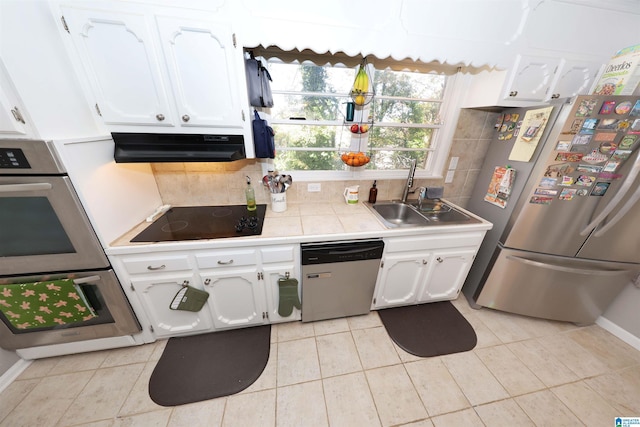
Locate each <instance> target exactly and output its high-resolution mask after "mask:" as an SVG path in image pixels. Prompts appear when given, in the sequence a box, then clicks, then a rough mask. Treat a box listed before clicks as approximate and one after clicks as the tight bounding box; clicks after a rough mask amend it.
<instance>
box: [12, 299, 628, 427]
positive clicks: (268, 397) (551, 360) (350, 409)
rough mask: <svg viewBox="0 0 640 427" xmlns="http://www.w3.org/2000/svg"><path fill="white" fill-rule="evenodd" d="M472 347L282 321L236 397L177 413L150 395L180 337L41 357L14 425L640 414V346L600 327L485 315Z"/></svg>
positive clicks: (580, 418)
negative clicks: (429, 351)
mask: <svg viewBox="0 0 640 427" xmlns="http://www.w3.org/2000/svg"><path fill="white" fill-rule="evenodd" d="M454 304H455V305H456V307H457V308H458V309H459V310H460V312H462V313H463V314H464V316H465V317H466V318H467V319H468V320H469V322H470V323H471V324H472V325H473V327H474V329H475V330H476V333H477V335H478V345H477V346H476V348H475V349H473V350H472V351H468V352H465V353H458V354H452V355H447V356H442V357H434V358H417V357H414V356H412V355H410V354H408V353H406V352H404V351H403V350H401V349H400V348H398V347H397V346H396V345H395V344H394V343H393V342H392V341H391V339H390V338H389V337H388V335H387V333H386V331H385V329H384V327H383V326H382V324H381V323H380V319H379V317H378V315H377V313H376V312H372V313H371V314H369V315H366V316H357V317H351V318H347V319H336V320H329V321H323V322H315V323H304V324H303V323H300V322H295V323H286V324H280V325H274V326H273V328H272V340H271V341H272V344H271V353H270V357H269V362H268V364H267V367H266V369H265V371H264V372H263V374H262V376H261V377H260V378H259V379H258V381H257V382H256V383H254V384H253V385H252V386H251V387H249V388H248V389H246V390H244V391H243V392H241V393H238V394H236V395H233V396H228V397H224V398H219V399H214V400H209V401H204V402H199V403H194V404H189V405H183V406H178V407H173V408H165V407H161V406H158V405H156V404H155V403H153V402H152V401H151V400H150V398H149V395H148V392H147V384H148V381H149V377H150V375H151V373H152V371H153V368H154V366H155V363H156V362H157V360H158V359H159V357H160V355H161V354H162V350H163V347H164V344H165V343H166V341H159V342H156V343H153V344H148V345H144V346H139V347H133V348H125V349H116V350H108V351H100V352H94V353H84V354H78V355H72V356H63V357H55V358H49V359H41V360H37V361H35V362H34V363H33V364H32V365H31V366H29V367H28V368H27V369H26V370H25V371H24V372H23V373H22V374H21V375H20V376H19V377H18V379H16V380H15V381H14V382H13V383H12V384H11V385H10V386H9V387H8V388H7V389H6V390H5V391H4V392H3V393H2V394H1V395H0V420H1V421H0V426H11V427H15V426H38V427H40V426H94V427H103V426H104V427H106V426H144V427H147V426H190V427H191V426H242V427H246V426H314V427H315V426H328V425H330V426H349V427H354V426H380V425H383V426H397V425H408V426H413V427H418V426H435V427H439V426H458V425H464V426H483V425H486V426H510V427H512V426H545V427H547V426H580V425H585V426H594V427H595V426H598V427H601V426H613V425H614V422H613V420H614V417H616V416H640V351H637V350H635V349H633V348H632V347H630V346H629V345H627V344H625V343H624V342H622V341H621V340H619V339H618V338H616V337H614V336H613V335H611V334H609V333H608V332H606V331H605V330H603V329H601V328H600V327H599V326H596V325H592V326H588V327H581V328H578V327H576V326H574V325H572V324H566V323H558V322H550V321H545V320H539V319H532V318H527V317H521V316H516V315H512V314H507V313H501V312H497V311H492V310H488V309H482V310H473V309H471V308H470V307H469V306H468V304H467V302H466V301H465V300H464V299H463V298H459V299H458V300H457V301H455V302H454Z"/></svg>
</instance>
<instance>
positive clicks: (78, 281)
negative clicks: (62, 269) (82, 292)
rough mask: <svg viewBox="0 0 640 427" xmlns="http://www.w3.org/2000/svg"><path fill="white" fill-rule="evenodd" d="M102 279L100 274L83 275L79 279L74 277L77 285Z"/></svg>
mask: <svg viewBox="0 0 640 427" xmlns="http://www.w3.org/2000/svg"><path fill="white" fill-rule="evenodd" d="M98 280H100V276H89V277H81V278H79V279H74V280H73V283H75V284H76V285H81V284H83V283H90V282H95V281H98Z"/></svg>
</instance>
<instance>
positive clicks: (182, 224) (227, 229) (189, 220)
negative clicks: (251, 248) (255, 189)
mask: <svg viewBox="0 0 640 427" xmlns="http://www.w3.org/2000/svg"><path fill="white" fill-rule="evenodd" d="M266 210H267V205H258V207H257V209H256V210H255V211H252V212H250V211H248V210H247V206H246V205H231V206H184V207H174V208H171V209H169V210H168V211H167V212H165V213H164V215H162V216H161V217H160V218H158V219H157V220H155V221H154V222H153V223H152V224H151V225H149V226H148V227H147V228H145V229H144V230H143V231H142V232H141V233H140V234H138V235H137V236H136V237H134V238H133V239H131V241H132V242H170V241H177V240H197V239H218V238H224V237H241V236H257V235H260V234H262V224H263V222H264V214H265V212H266Z"/></svg>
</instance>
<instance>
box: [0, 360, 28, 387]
mask: <svg viewBox="0 0 640 427" xmlns="http://www.w3.org/2000/svg"><path fill="white" fill-rule="evenodd" d="M31 362H32V361H31V360H24V359H20V360H18V361H17V362H16V363H14V364H13V366H12V367H10V368H9V369H7V370H6V371H5V373H4V374H2V376H0V393H2V392H3V391H4V389H6V388H7V387H9V385H11V383H12V382H14V381H15V379H16V378H18V376H20V374H21V373H23V372H24V370H25V369H27V368H28V367H29V365H31Z"/></svg>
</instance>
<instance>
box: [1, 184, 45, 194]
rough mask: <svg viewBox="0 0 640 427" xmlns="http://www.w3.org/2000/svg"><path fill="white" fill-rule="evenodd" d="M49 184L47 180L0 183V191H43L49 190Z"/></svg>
mask: <svg viewBox="0 0 640 427" xmlns="http://www.w3.org/2000/svg"><path fill="white" fill-rule="evenodd" d="M51 187H52V186H51V184H49V183H48V182H36V183H33V184H5V185H0V193H19V192H24V191H43V190H45V191H46V190H51Z"/></svg>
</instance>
